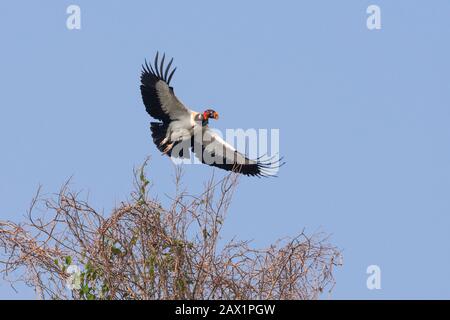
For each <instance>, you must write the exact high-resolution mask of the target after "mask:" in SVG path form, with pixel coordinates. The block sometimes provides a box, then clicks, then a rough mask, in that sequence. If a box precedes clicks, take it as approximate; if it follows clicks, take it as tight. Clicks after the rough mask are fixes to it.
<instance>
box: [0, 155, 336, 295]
mask: <svg viewBox="0 0 450 320" xmlns="http://www.w3.org/2000/svg"><path fill="white" fill-rule="evenodd" d="M144 167H145V164H144V165H143V166H142V168H140V169H139V170H136V171H135V191H134V192H132V194H131V199H130V200H128V201H126V202H122V203H121V204H120V205H119V206H118V207H117V208H116V209H114V210H113V211H112V212H111V214H110V215H104V214H102V213H100V212H99V211H97V210H96V209H94V208H92V207H91V206H90V205H89V203H88V202H87V201H84V200H81V199H80V194H79V193H77V192H73V191H71V190H70V189H69V184H68V183H67V184H65V185H64V186H63V187H62V188H61V190H60V192H59V193H58V194H57V195H56V196H54V197H47V198H42V197H41V196H40V194H39V192H38V194H37V196H36V197H35V199H34V200H33V201H32V205H31V208H30V210H29V212H28V214H27V219H26V222H24V223H21V224H16V223H14V222H11V221H0V250H1V252H0V272H1V273H2V275H3V277H4V278H5V279H6V280H7V281H9V282H10V283H11V284H12V285H14V283H16V282H17V281H23V282H25V283H26V284H27V285H29V286H31V287H33V288H34V289H35V291H36V292H37V294H38V296H39V297H40V298H42V299H70V298H73V299H316V298H318V297H319V296H320V295H321V293H322V292H323V291H324V290H328V291H330V290H331V289H332V287H333V285H334V278H333V271H334V267H335V266H337V265H339V264H340V262H339V261H340V252H339V251H338V250H337V249H336V248H335V247H334V246H332V245H330V244H328V239H327V237H326V236H324V235H323V234H315V235H313V236H307V235H306V234H305V233H303V232H302V233H301V234H299V235H298V236H296V237H293V238H288V239H283V240H280V241H277V242H276V243H275V244H273V245H271V246H270V247H268V248H266V249H254V248H252V247H251V246H250V242H249V241H236V240H234V239H233V240H231V241H229V242H224V240H223V239H221V237H220V234H221V229H222V226H223V223H224V220H225V217H226V213H227V210H228V208H229V205H230V202H231V199H232V195H233V192H234V190H235V188H236V186H237V180H238V177H237V175H235V174H230V175H228V176H226V177H225V178H223V179H222V180H219V181H215V179H214V177H212V178H211V179H210V180H209V181H208V182H207V183H206V185H205V189H204V192H203V193H202V194H199V195H192V194H189V193H188V192H186V191H181V187H180V186H181V184H180V179H181V176H182V174H181V171H180V170H176V175H175V185H176V195H175V196H174V197H173V198H172V199H170V202H171V204H170V205H169V206H168V207H166V208H163V206H162V205H161V203H160V202H159V201H157V200H155V199H153V198H151V197H150V196H149V191H148V184H149V182H148V180H147V178H146V176H145V174H144ZM69 265H75V266H78V267H79V270H80V273H78V274H77V273H72V274H70V272H69V271H71V272H73V270H70V268H69ZM77 275H78V276H77ZM77 281H78V282H77ZM68 284H71V285H74V284H75V285H78V284H79V286H75V288H73V289H72V290H69V289H68V287H67V285H68Z"/></svg>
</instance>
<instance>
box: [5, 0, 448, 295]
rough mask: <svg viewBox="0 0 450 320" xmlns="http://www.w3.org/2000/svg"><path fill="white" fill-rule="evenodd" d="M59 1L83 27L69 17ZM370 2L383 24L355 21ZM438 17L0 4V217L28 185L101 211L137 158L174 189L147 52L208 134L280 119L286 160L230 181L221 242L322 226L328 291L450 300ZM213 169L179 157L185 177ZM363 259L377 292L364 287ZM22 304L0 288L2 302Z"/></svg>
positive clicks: (419, 6)
mask: <svg viewBox="0 0 450 320" xmlns="http://www.w3.org/2000/svg"><path fill="white" fill-rule="evenodd" d="M70 4H77V5H79V6H80V7H81V21H82V22H81V24H82V25H81V30H72V31H71V30H68V29H67V28H66V18H67V14H66V8H67V6H68V5H70ZM370 4H376V5H378V6H380V8H381V19H382V28H381V30H373V31H370V30H368V29H367V27H366V19H367V16H368V15H367V14H366V8H367V7H368V6H369V5H370ZM448 12H450V2H448V1H444V0H441V1H439V0H436V1H432V2H430V1H414V2H411V1H406V0H402V1H400V0H398V1H381V0H377V1H376V0H373V1H362V0H352V1H350V0H349V1H331V0H329V1H317V0H315V1H282V2H277V3H276V4H275V2H273V1H256V0H253V1H245V2H244V1H236V0H233V1H226V2H224V1H223V2H220V3H219V2H218V1H216V2H212V1H192V2H189V3H188V2H187V1H129V2H124V1H82V0H79V1H56V0H55V1H40V2H36V1H20V0H18V1H2V2H1V4H0V41H1V50H0V52H1V53H0V57H1V59H0V66H1V69H0V70H1V72H0V86H1V88H2V90H1V94H0V147H1V150H2V156H1V157H0V200H1V201H0V217H1V219H12V220H15V221H20V220H22V219H23V216H24V214H25V211H26V209H27V207H28V205H29V203H30V200H31V198H32V196H33V195H34V192H35V191H36V189H37V187H38V185H39V184H42V185H43V188H44V191H45V192H48V193H50V192H54V191H57V190H58V188H59V187H60V186H61V184H62V183H63V182H64V181H65V180H66V179H67V178H68V177H70V176H73V186H74V187H75V188H76V189H83V190H86V191H88V192H89V193H90V198H91V200H92V202H93V203H94V204H95V205H96V206H97V207H99V208H104V209H105V210H108V209H110V208H111V207H113V206H114V204H115V203H117V202H119V201H120V200H122V199H124V198H126V197H127V195H128V193H129V191H130V190H131V186H132V169H133V166H137V165H139V164H141V163H142V162H143V160H144V159H145V157H146V156H148V155H150V156H152V161H151V165H150V167H149V170H148V172H149V176H150V178H151V180H152V182H153V184H154V185H155V186H154V187H153V190H154V192H155V193H158V194H159V195H160V196H161V197H163V195H164V193H165V192H167V193H170V192H173V188H172V185H171V179H172V174H173V168H172V163H171V162H170V161H169V160H168V159H167V158H165V157H162V156H160V155H159V153H158V152H157V150H156V148H155V146H154V145H153V144H152V141H151V139H150V136H149V129H148V125H149V121H150V118H149V117H148V115H147V114H146V113H145V110H144V106H143V104H142V102H141V97H140V93H139V85H138V84H139V73H140V65H141V63H142V62H143V61H144V59H145V58H152V57H153V56H154V53H155V52H156V50H160V51H165V52H167V54H169V55H170V56H173V57H175V62H174V63H175V65H177V66H178V70H177V72H176V74H175V76H174V79H173V82H172V83H173V85H174V87H175V90H176V92H177V95H178V96H179V97H180V98H181V99H182V101H183V102H185V103H186V104H187V105H189V106H191V107H193V108H194V109H197V110H203V109H204V108H205V107H207V106H208V107H209V106H213V107H214V109H216V110H217V111H218V112H219V113H220V115H221V119H220V120H219V121H218V122H216V123H214V125H215V126H216V127H217V128H219V129H225V128H279V129H280V150H281V153H282V154H283V155H284V156H285V158H286V160H287V162H288V163H287V165H286V166H284V167H283V168H282V169H281V170H280V172H279V178H277V179H265V180H261V179H251V178H242V179H241V181H240V186H239V189H238V192H237V194H236V196H235V199H234V202H233V205H232V207H231V209H230V212H229V216H228V222H227V225H226V227H225V234H224V235H225V237H228V238H229V237H232V236H235V235H236V236H238V237H239V238H240V239H254V244H255V245H256V246H264V245H268V244H270V243H271V242H273V241H274V240H276V239H277V238H280V237H284V236H287V235H294V234H296V233H297V232H300V231H301V230H302V229H303V228H306V232H309V233H312V232H315V231H317V230H320V231H323V232H326V233H330V234H332V240H331V241H332V242H333V244H335V245H337V246H338V247H339V248H341V249H342V250H343V254H344V266H343V267H342V268H340V269H339V270H338V271H337V272H336V280H337V284H336V287H335V289H334V291H333V293H332V295H331V298H335V299H339V298H340V299H347V298H360V299H380V298H387V299H391V298H450V289H449V285H450V274H449V272H448V270H450V232H449V227H450V197H449V194H450V148H449V143H450V126H449V123H450V78H449V75H450V62H449V58H448V57H450V45H449V42H448V39H449V35H450V20H449V19H448ZM211 172H212V169H211V168H209V167H206V166H189V167H188V168H187V172H186V176H185V177H186V180H185V183H186V184H187V185H189V186H191V187H192V189H194V190H197V189H199V188H200V187H201V186H202V184H203V182H204V181H205V180H206V179H207V177H208V176H209V175H210V174H211ZM217 173H218V174H220V175H223V172H219V171H217ZM372 264H376V265H379V266H380V268H381V272H382V278H381V285H382V289H380V290H368V289H367V288H366V278H367V275H366V268H367V266H369V265H372ZM33 297H34V294H33V292H31V291H30V290H29V289H26V288H23V287H19V293H18V294H16V293H15V292H14V291H13V290H12V289H10V287H9V286H8V285H7V284H6V283H5V282H3V281H0V298H33Z"/></svg>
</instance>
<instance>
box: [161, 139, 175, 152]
mask: <svg viewBox="0 0 450 320" xmlns="http://www.w3.org/2000/svg"><path fill="white" fill-rule="evenodd" d="M174 143H175V142H172V143H169V144H168V145H167V146H166V147H165V148H164V150H163V153H165V154H167V153H168V152H169V151H170V150H172V147H173V144H174Z"/></svg>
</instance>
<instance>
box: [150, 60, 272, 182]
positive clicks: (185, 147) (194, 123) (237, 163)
mask: <svg viewBox="0 0 450 320" xmlns="http://www.w3.org/2000/svg"><path fill="white" fill-rule="evenodd" d="M164 62H165V54H164V55H163V57H162V59H161V61H160V62H159V61H158V53H156V56H155V60H154V63H153V65H151V64H148V63H147V61H145V64H144V65H143V66H142V73H141V94H142V100H143V102H144V105H145V109H146V111H147V112H148V113H149V114H150V116H151V117H153V118H154V119H156V120H159V121H158V122H151V123H150V129H151V132H152V138H153V142H154V143H155V144H156V147H157V148H158V149H159V150H160V151H161V152H162V153H163V154H166V155H168V156H170V157H175V158H179V157H181V158H190V153H189V150H191V151H192V152H193V153H194V154H195V156H196V157H197V158H198V159H199V160H200V161H201V162H202V163H204V164H208V165H210V166H214V167H218V168H221V169H224V170H228V171H234V172H238V173H241V174H244V175H247V176H258V177H259V176H268V175H273V173H272V171H273V170H272V169H274V168H278V167H279V166H280V160H277V161H275V162H270V159H269V160H267V161H261V158H258V159H255V160H250V159H248V158H247V157H246V156H245V155H244V154H242V153H240V152H238V151H237V150H235V149H234V148H233V146H231V145H230V144H228V143H227V142H225V141H224V140H223V139H222V138H221V137H220V136H219V135H218V134H217V133H216V132H214V131H213V130H211V129H210V128H209V126H208V122H209V119H214V120H217V119H218V118H219V114H218V113H217V112H216V111H214V110H212V109H206V110H205V111H203V112H201V113H200V112H196V111H193V110H190V109H189V108H187V107H186V106H185V105H184V104H183V103H182V102H181V101H180V100H178V98H177V97H176V96H175V93H174V90H173V87H171V86H170V81H171V80H172V77H173V75H174V73H175V70H176V68H173V69H171V66H172V62H173V58H172V59H171V60H170V62H169V63H168V64H167V66H166V67H165V66H164Z"/></svg>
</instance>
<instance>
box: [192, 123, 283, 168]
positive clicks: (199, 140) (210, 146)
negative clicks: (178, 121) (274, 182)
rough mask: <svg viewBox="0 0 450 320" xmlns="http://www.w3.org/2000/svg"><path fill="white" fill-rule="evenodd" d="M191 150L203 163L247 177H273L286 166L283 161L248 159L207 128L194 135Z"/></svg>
mask: <svg viewBox="0 0 450 320" xmlns="http://www.w3.org/2000/svg"><path fill="white" fill-rule="evenodd" d="M191 148H192V152H193V153H194V154H195V156H196V157H197V158H198V159H199V160H200V161H201V162H202V163H204V164H207V165H210V166H214V167H218V168H221V169H224V170H227V171H234V172H238V173H241V174H244V175H247V176H258V177H263V176H273V175H275V173H276V171H277V169H278V168H279V167H280V166H282V165H283V164H284V163H281V161H282V159H278V160H276V161H271V159H269V160H268V161H260V158H258V159H255V160H251V159H248V158H247V157H246V156H245V155H243V154H242V153H240V152H238V151H237V150H236V149H234V148H233V146H231V145H230V144H228V143H227V142H225V141H224V140H223V139H222V138H221V137H220V135H218V134H217V133H216V132H214V131H213V130H211V129H210V128H209V127H207V126H206V127H204V128H203V132H202V133H201V134H196V135H194V137H193V139H192V146H191Z"/></svg>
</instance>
